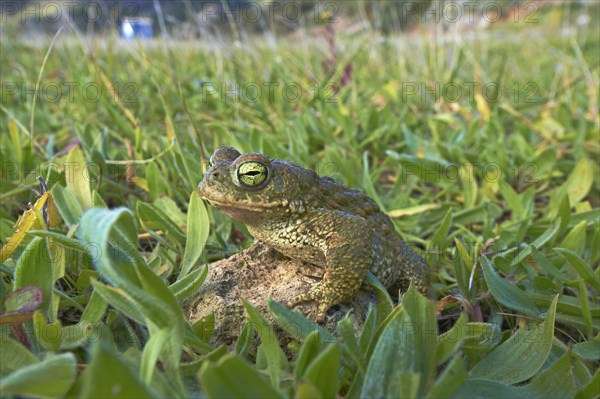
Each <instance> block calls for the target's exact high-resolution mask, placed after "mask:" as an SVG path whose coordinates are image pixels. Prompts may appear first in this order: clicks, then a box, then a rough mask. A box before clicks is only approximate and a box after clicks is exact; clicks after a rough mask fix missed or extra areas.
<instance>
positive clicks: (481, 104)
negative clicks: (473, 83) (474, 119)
mask: <svg viewBox="0 0 600 399" xmlns="http://www.w3.org/2000/svg"><path fill="white" fill-rule="evenodd" d="M475 102H476V103H477V111H479V114H480V115H481V119H483V121H484V122H486V123H487V122H489V121H490V113H491V112H490V107H489V106H488V103H487V101H485V99H484V98H483V96H482V95H481V93H475Z"/></svg>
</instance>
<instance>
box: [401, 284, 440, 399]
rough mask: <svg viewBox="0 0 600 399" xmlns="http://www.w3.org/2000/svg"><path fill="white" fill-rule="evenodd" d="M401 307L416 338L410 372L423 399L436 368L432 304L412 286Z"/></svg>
mask: <svg viewBox="0 0 600 399" xmlns="http://www.w3.org/2000/svg"><path fill="white" fill-rule="evenodd" d="M402 307H403V308H404V309H405V310H406V313H407V314H408V316H409V318H410V320H411V322H412V323H413V326H412V327H413V330H414V331H412V333H413V334H414V335H415V337H417V338H416V339H415V343H414V344H415V346H414V347H413V349H412V350H413V352H414V353H415V354H416V356H415V359H414V363H413V364H412V365H411V369H410V370H411V371H412V372H413V373H416V374H417V375H418V376H419V389H418V391H417V392H418V394H417V396H418V397H423V396H425V394H426V392H427V390H428V386H429V383H430V382H431V381H432V379H433V375H434V371H435V367H436V359H435V357H436V347H437V339H438V334H437V332H438V330H437V320H436V318H435V309H434V306H433V302H431V301H430V300H428V299H427V298H425V297H424V296H423V295H421V294H420V293H419V292H418V291H417V290H416V289H415V288H414V287H413V286H412V285H411V286H410V287H409V289H408V291H407V292H406V294H404V296H403V297H402Z"/></svg>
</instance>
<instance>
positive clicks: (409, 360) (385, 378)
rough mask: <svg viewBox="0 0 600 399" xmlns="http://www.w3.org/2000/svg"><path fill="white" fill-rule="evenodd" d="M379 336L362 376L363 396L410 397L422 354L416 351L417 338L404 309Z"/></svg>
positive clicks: (417, 384)
mask: <svg viewBox="0 0 600 399" xmlns="http://www.w3.org/2000/svg"><path fill="white" fill-rule="evenodd" d="M394 316H395V317H394V318H393V319H392V320H390V322H389V323H388V324H387V326H386V328H385V330H384V331H383V332H382V334H381V336H380V337H379V341H378V342H377V345H376V346H375V349H374V351H373V354H372V356H371V359H370V361H369V365H368V367H367V374H366V376H365V380H364V384H363V389H362V393H361V397H362V398H389V397H413V396H414V395H416V393H417V392H418V389H419V384H420V383H419V381H418V379H419V378H415V377H414V370H418V368H419V363H420V360H419V359H418V358H419V357H420V356H422V353H417V351H416V350H415V348H416V347H417V343H416V342H415V341H416V340H418V339H421V338H422V337H418V336H417V335H416V334H414V331H413V330H412V328H413V324H412V320H411V319H410V316H409V315H408V313H407V312H406V311H404V310H401V311H400V312H398V313H396V314H395V315H394ZM403 382H404V383H403Z"/></svg>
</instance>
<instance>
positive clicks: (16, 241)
mask: <svg viewBox="0 0 600 399" xmlns="http://www.w3.org/2000/svg"><path fill="white" fill-rule="evenodd" d="M49 196H50V193H44V194H43V195H42V196H41V197H40V198H39V199H38V200H37V201H36V202H35V204H34V205H33V207H31V208H30V209H28V210H26V211H25V212H23V215H21V217H20V218H19V220H18V221H17V224H16V225H15V232H14V233H13V235H12V236H11V237H10V238H9V239H8V242H7V243H6V244H5V245H4V246H3V247H2V249H1V250H0V263H4V262H5V261H6V260H7V259H8V258H10V256H11V255H12V253H13V252H14V251H15V249H17V248H18V247H19V245H20V244H21V242H22V241H23V239H24V238H25V235H26V234H27V232H28V231H29V230H41V229H45V228H46V225H45V223H44V218H43V217H42V209H44V205H45V204H46V202H47V200H48V197H49Z"/></svg>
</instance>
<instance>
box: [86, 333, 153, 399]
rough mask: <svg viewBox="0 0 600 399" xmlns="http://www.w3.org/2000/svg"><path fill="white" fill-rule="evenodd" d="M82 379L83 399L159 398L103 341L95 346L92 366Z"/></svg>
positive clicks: (87, 369)
mask: <svg viewBox="0 0 600 399" xmlns="http://www.w3.org/2000/svg"><path fill="white" fill-rule="evenodd" d="M100 376H101V378H100ZM81 379H82V382H81V393H80V397H81V398H82V399H87V398H89V399H96V398H114V397H121V398H155V397H157V395H156V394H155V393H154V392H153V391H151V390H150V389H149V388H148V387H147V385H144V384H143V383H142V382H141V381H140V380H139V378H138V377H137V376H136V375H135V374H134V373H132V372H131V370H130V369H129V367H127V366H126V364H125V363H124V362H123V360H121V359H120V358H119V357H118V356H117V355H116V354H114V353H113V352H112V351H110V350H109V349H108V348H107V347H106V346H105V344H103V343H102V342H101V341H98V342H97V343H96V344H95V345H94V346H93V349H92V353H91V361H90V364H89V366H88V367H87V368H86V370H85V371H84V372H83V373H82V375H81Z"/></svg>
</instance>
